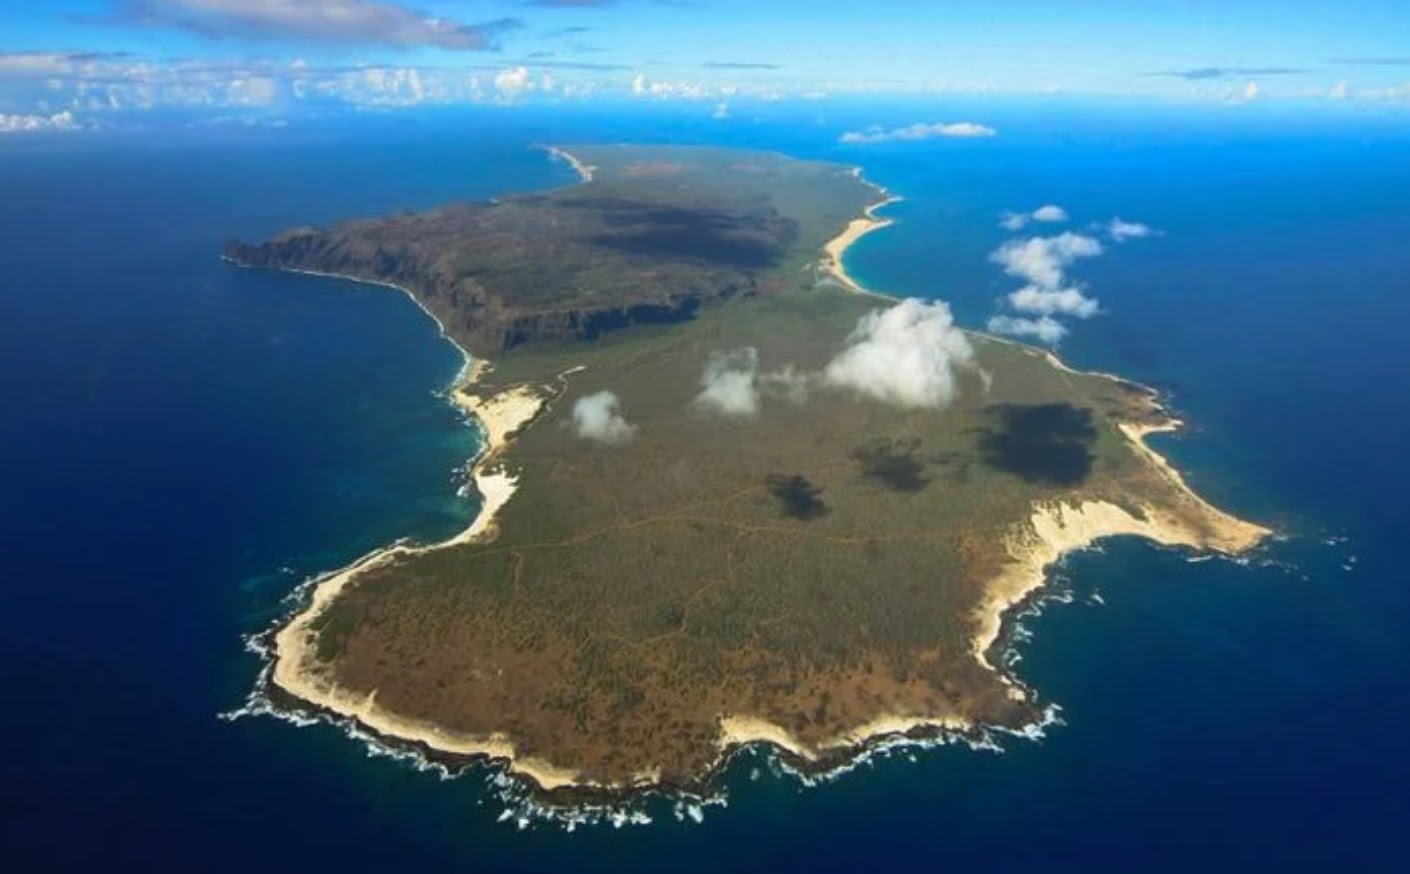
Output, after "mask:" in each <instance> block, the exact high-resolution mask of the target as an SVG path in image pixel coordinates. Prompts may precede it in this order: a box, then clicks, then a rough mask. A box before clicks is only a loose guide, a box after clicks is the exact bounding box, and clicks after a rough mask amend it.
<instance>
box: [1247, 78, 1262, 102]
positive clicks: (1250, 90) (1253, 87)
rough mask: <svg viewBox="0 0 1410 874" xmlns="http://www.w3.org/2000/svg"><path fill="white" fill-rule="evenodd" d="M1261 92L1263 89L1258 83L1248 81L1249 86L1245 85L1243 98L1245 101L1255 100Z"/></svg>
mask: <svg viewBox="0 0 1410 874" xmlns="http://www.w3.org/2000/svg"><path fill="white" fill-rule="evenodd" d="M1261 90H1262V89H1261V88H1259V86H1258V83H1257V82H1255V81H1253V80H1252V79H1250V80H1249V81H1248V84H1246V85H1244V90H1243V98H1244V99H1245V100H1254V99H1256V98H1257V97H1258V94H1259V92H1260V91H1261Z"/></svg>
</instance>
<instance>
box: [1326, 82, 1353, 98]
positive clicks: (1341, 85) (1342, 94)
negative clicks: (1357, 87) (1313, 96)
mask: <svg viewBox="0 0 1410 874" xmlns="http://www.w3.org/2000/svg"><path fill="white" fill-rule="evenodd" d="M1350 93H1351V86H1350V85H1349V84H1347V83H1346V82H1344V81H1343V82H1338V83H1337V84H1335V85H1333V86H1332V90H1330V91H1328V92H1327V96H1328V97H1330V98H1332V99H1333V100H1345V99H1346V98H1347V97H1348V96H1349V95H1350Z"/></svg>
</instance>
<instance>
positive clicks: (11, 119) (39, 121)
mask: <svg viewBox="0 0 1410 874" xmlns="http://www.w3.org/2000/svg"><path fill="white" fill-rule="evenodd" d="M77 127H78V122H77V121H75V120H74V117H73V113H72V112H67V111H65V112H56V113H54V114H53V115H6V114H4V113H0V134H14V133H34V132H36V131H47V130H75V129H76V128H77Z"/></svg>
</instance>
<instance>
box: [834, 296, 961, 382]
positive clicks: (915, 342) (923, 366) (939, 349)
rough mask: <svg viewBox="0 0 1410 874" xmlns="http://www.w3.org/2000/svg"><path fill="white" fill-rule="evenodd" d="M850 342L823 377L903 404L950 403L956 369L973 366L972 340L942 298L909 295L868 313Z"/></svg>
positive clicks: (850, 337) (848, 339) (854, 331)
mask: <svg viewBox="0 0 1410 874" xmlns="http://www.w3.org/2000/svg"><path fill="white" fill-rule="evenodd" d="M847 343H848V345H847V348H846V349H844V350H843V351H842V352H841V353H840V354H839V355H838V356H837V357H836V358H834V359H833V360H832V361H831V362H830V363H829V364H828V365H827V368H826V369H825V370H824V371H823V379H824V381H825V382H826V383H827V384H828V385H831V386H834V387H838V388H849V389H852V390H854V391H856V392H858V393H860V394H863V395H866V396H869V397H873V398H876V399H877V400H881V401H885V402H886V403H891V404H896V405H897V406H902V407H916V408H922V407H931V408H935V407H943V406H945V405H947V404H949V403H950V402H951V401H953V400H954V399H955V397H956V395H957V394H958V392H959V389H958V385H957V373H958V371H959V370H960V369H961V368H972V367H974V350H973V348H971V347H970V345H969V340H968V339H966V337H965V335H964V332H963V331H961V330H960V329H959V328H957V327H955V323H954V318H953V317H952V316H951V315H950V308H949V306H947V305H946V304H945V303H943V302H940V301H936V302H934V303H926V302H924V301H920V300H917V299H915V298H908V299H907V300H904V301H902V302H901V303H899V304H897V305H895V306H893V307H891V308H889V309H885V310H874V311H872V312H870V313H867V314H866V315H865V316H862V318H861V319H860V320H858V322H857V327H856V328H855V329H854V330H853V331H852V333H851V335H849V336H848V338H847Z"/></svg>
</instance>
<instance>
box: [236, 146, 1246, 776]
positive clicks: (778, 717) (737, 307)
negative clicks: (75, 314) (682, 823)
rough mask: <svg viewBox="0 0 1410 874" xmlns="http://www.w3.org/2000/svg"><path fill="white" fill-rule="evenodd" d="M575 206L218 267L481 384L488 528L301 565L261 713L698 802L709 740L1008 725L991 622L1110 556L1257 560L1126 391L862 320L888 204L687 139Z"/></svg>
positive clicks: (841, 757)
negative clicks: (868, 254) (313, 294)
mask: <svg viewBox="0 0 1410 874" xmlns="http://www.w3.org/2000/svg"><path fill="white" fill-rule="evenodd" d="M553 151H554V153H555V154H557V155H558V156H559V157H561V158H563V159H565V160H568V161H570V162H571V163H572V165H573V166H574V167H575V168H576V169H577V170H578V171H579V173H580V175H581V176H582V177H583V181H582V183H581V184H578V185H573V186H569V187H566V188H563V189H559V190H555V191H551V192H547V193H535V194H524V195H515V196H506V197H504V198H502V199H498V200H496V201H494V202H491V203H484V204H459V205H453V206H448V207H445V208H442V209H436V210H432V211H430V212H424V213H414V214H398V215H392V216H387V217H384V218H377V219H368V220H362V221H352V222H347V223H345V224H341V225H338V226H335V227H333V228H330V229H318V228H299V229H296V230H292V231H289V232H287V233H284V234H282V235H280V236H278V237H276V238H274V239H272V240H270V241H268V242H264V243H243V242H232V243H231V244H229V245H228V247H227V248H226V251H225V255H226V257H227V258H228V259H230V260H231V261H233V262H235V263H237V264H240V265H244V266H249V267H260V268H274V269H279V270H292V271H306V272H311V273H322V274H332V275H337V276H343V277H347V278H351V279H356V280H360V281H365V282H375V283H383V284H387V285H391V286H394V287H396V288H399V289H401V290H403V291H405V292H406V293H407V294H409V295H410V296H411V297H412V298H413V299H414V300H415V301H416V302H417V303H418V304H419V305H420V306H421V307H422V308H424V309H425V310H426V311H427V312H428V313H430V314H431V315H432V316H433V317H434V318H436V319H437V320H438V321H439V323H440V325H441V327H442V330H443V332H444V333H445V335H446V336H447V337H448V338H449V339H450V340H451V341H453V342H454V343H456V344H457V345H458V346H460V347H461V349H462V350H464V351H466V352H467V360H470V359H468V355H469V354H473V355H474V356H476V357H475V358H474V359H473V364H472V365H471V366H469V367H468V368H467V370H466V373H465V376H464V378H463V380H462V381H461V382H460V383H459V384H458V385H457V386H456V387H455V388H454V391H453V397H454V399H455V401H456V403H458V404H459V405H461V406H462V407H463V408H464V409H465V410H466V411H468V412H469V413H470V414H471V415H472V416H473V417H474V418H475V420H476V422H477V423H478V426H479V427H480V429H481V431H482V432H483V436H484V440H483V450H482V452H481V454H480V456H479V457H478V458H477V459H475V460H474V461H473V475H474V482H475V484H476V486H477V488H478V490H479V491H480V493H481V495H482V497H483V508H482V510H481V512H480V513H479V515H478V516H477V518H476V519H475V520H474V522H473V524H472V525H471V526H470V527H469V528H468V529H467V530H466V531H464V532H463V533H462V534H460V535H459V536H457V537H454V538H452V539H451V540H449V541H447V542H444V543H438V544H431V545H411V544H406V543H402V544H397V545H392V546H389V547H388V548H386V549H383V550H379V551H378V552H375V553H373V554H372V555H369V556H367V557H365V558H363V559H361V560H359V561H358V562H356V563H354V564H353V565H351V566H349V567H346V568H343V569H342V570H339V571H337V572H334V573H330V574H328V575H326V576H325V577H323V578H321V579H320V580H318V581H317V582H316V583H315V584H314V585H312V586H311V588H310V590H309V596H308V598H307V602H306V603H305V604H304V605H302V606H301V607H300V609H299V610H298V611H297V612H295V613H294V614H293V615H292V616H290V617H289V618H288V619H287V621H286V622H285V623H283V624H282V625H281V626H280V627H279V628H278V629H277V631H276V632H275V633H274V634H273V647H272V659H273V669H272V672H271V681H272V688H271V691H272V692H273V693H274V694H277V695H278V696H280V700H281V702H282V703H283V704H284V705H285V706H288V707H293V708H307V709H314V710H318V711H323V712H328V713H331V714H335V715H337V716H339V717H344V718H348V719H354V720H356V721H357V722H359V723H360V724H361V725H363V726H364V727H365V728H367V729H370V730H372V731H374V732H376V733H377V734H378V735H380V736H382V737H384V738H387V739H389V740H391V741H394V742H404V743H407V744H411V745H415V746H417V747H418V748H421V749H422V750H424V751H426V752H428V753H430V754H432V755H435V756H438V757H441V758H444V759H450V760H456V761H460V760H467V761H468V760H471V759H479V758H486V757H488V758H492V759H496V760H501V761H502V762H504V763H505V764H506V766H507V767H508V769H509V771H510V773H512V774H514V775H517V776H518V777H520V778H522V779H525V780H526V781H529V783H530V784H531V785H532V786H533V787H535V790H536V791H537V792H538V793H540V794H541V795H543V796H544V797H546V798H549V799H555V798H557V799H564V800H573V799H581V798H589V799H590V798H600V797H603V796H612V797H616V796H620V795H621V794H623V793H631V792H635V791H639V790H641V789H644V788H667V789H670V788H680V789H686V790H692V791H695V790H701V789H703V788H705V787H707V785H708V783H709V781H710V780H711V779H712V777H713V776H714V775H715V774H716V773H717V772H718V770H719V768H720V767H721V765H722V763H724V762H726V761H727V760H728V757H729V755H730V753H731V751H732V750H734V749H736V748H738V747H740V746H741V745H745V744H750V743H756V742H766V743H769V744H772V745H774V746H775V747H777V748H778V750H779V751H780V753H781V754H782V755H785V756H787V757H788V758H789V759H790V760H791V761H792V762H793V763H794V764H796V765H797V766H798V767H801V768H826V767H829V766H832V765H836V764H838V763H841V762H844V761H846V760H847V759H849V758H851V757H854V756H855V755H857V754H858V752H859V751H861V750H863V749H865V748H866V747H867V745H868V744H870V743H872V742H874V741H876V740H877V739H880V738H885V737H891V736H896V735H902V734H904V735H908V736H912V737H924V736H934V735H936V734H939V733H959V734H964V733H973V732H977V731H979V730H980V729H981V728H982V727H984V726H1001V727H1007V728H1011V729H1015V730H1017V729H1021V728H1022V727H1023V726H1026V725H1031V724H1033V723H1035V722H1037V721H1038V720H1040V719H1041V718H1042V708H1041V705H1040V704H1039V703H1038V702H1037V701H1036V700H1035V695H1034V694H1033V693H1032V692H1031V691H1030V690H1028V689H1027V688H1025V687H1024V686H1023V685H1022V684H1021V683H1019V682H1018V681H1017V680H1016V679H1015V678H1013V677H1011V676H1008V675H1007V674H1006V673H1005V671H1004V670H1003V669H1002V667H1001V666H999V665H998V663H997V659H996V657H995V656H996V648H997V647H999V646H1001V641H1002V640H1003V629H1004V617H1005V616H1006V615H1007V613H1008V611H1009V610H1010V608H1012V607H1013V606H1014V605H1016V604H1018V603H1020V602H1022V601H1024V600H1025V599H1026V598H1028V597H1030V595H1031V594H1032V593H1033V592H1035V590H1037V589H1038V588H1039V587H1041V585H1042V583H1043V576H1044V569H1045V568H1046V567H1047V566H1048V565H1049V564H1051V563H1052V562H1053V561H1055V560H1056V559H1057V558H1058V557H1059V556H1061V555H1062V554H1063V553H1065V552H1068V551H1070V550H1074V549H1080V548H1082V547H1084V546H1087V545H1089V544H1091V543H1092V542H1093V541H1095V540H1097V539H1099V538H1102V537H1108V536H1113V535H1136V536H1140V537H1144V538H1147V539H1150V540H1153V541H1155V542H1157V543H1161V544H1166V545H1172V546H1183V547H1188V548H1191V549H1196V550H1208V551H1215V552H1220V553H1227V554H1234V553H1239V552H1242V551H1245V550H1248V549H1250V548H1251V547H1253V546H1254V545H1256V544H1257V543H1258V542H1259V541H1260V540H1261V539H1262V538H1263V537H1264V536H1265V535H1266V534H1267V531H1266V530H1265V529H1263V528H1261V527H1259V526H1257V525H1254V524H1251V523H1248V522H1244V521H1241V520H1239V519H1236V518H1233V517H1231V516H1229V515H1227V514H1225V513H1223V512H1221V511H1220V510H1218V509H1216V508H1214V507H1212V506H1210V505H1209V504H1208V503H1206V502H1205V501H1204V500H1202V499H1201V498H1200V497H1199V496H1197V495H1196V494H1194V493H1193V492H1192V491H1191V490H1190V489H1189V488H1188V487H1187V486H1186V484H1185V483H1184V481H1183V480H1182V479H1181V477H1180V475H1179V474H1178V473H1177V472H1176V471H1175V470H1173V469H1172V468H1171V467H1170V466H1169V465H1168V464H1167V463H1166V462H1165V461H1164V460H1163V459H1162V458H1161V457H1160V456H1159V455H1157V454H1156V453H1155V452H1153V451H1152V450H1151V449H1150V448H1149V447H1147V446H1146V445H1145V443H1144V442H1143V438H1144V437H1145V436H1146V435H1147V434H1150V433H1152V432H1154V431H1160V430H1168V429H1171V428H1174V427H1177V426H1178V424H1179V423H1178V422H1176V421H1174V420H1173V419H1172V418H1171V417H1170V416H1169V415H1168V414H1167V413H1166V412H1165V411H1164V410H1163V409H1162V408H1161V406H1160V405H1159V403H1158V400H1157V397H1156V395H1155V393H1154V392H1152V391H1151V390H1149V389H1147V388H1144V387H1142V386H1139V385H1135V384H1133V383H1130V382H1127V381H1124V380H1121V379H1119V378H1116V377H1113V376H1108V375H1104V374H1090V373H1080V372H1076V371H1074V370H1071V369H1069V368H1067V367H1066V366H1064V365H1063V364H1062V363H1061V362H1060V361H1058V360H1057V358H1056V357H1054V356H1053V355H1051V354H1050V353H1048V352H1046V351H1043V350H1039V349H1034V348H1031V347H1027V346H1023V345H1020V344H1015V343H1012V342H1008V341H1004V340H999V339H997V338H992V337H989V336H985V335H982V334H977V333H973V332H965V331H961V330H959V329H958V328H956V327H955V326H954V325H953V324H952V323H951V321H950V318H949V312H948V310H947V309H946V308H945V307H944V306H943V305H935V304H927V303H924V302H920V301H905V302H901V301H896V300H892V299H889V298H884V297H882V296H880V295H877V294H874V293H872V292H868V291H866V290H865V289H864V288H862V286H861V285H860V284H859V283H857V282H856V281H854V280H853V279H851V278H850V277H847V276H846V274H845V271H843V270H842V267H841V264H842V257H843V253H844V251H845V249H846V246H847V245H848V244H850V242H852V241H854V240H855V239H857V238H858V237H859V236H860V235H861V234H862V233H865V232H866V231H868V230H870V229H872V228H874V227H876V226H879V224H880V223H881V221H882V220H880V219H878V218H877V217H876V215H875V208H876V207H877V206H879V205H880V204H881V203H883V202H885V201H886V199H887V197H888V195H887V193H886V192H883V191H880V190H879V189H877V188H876V187H875V186H873V185H870V184H869V183H867V182H866V181H864V180H863V179H862V178H861V176H860V173H858V172H857V171H856V170H855V169H853V168H848V167H841V166H838V165H834V164H828V163H820V162H810V161H799V160H793V159H790V158H787V157H784V156H781V155H776V154H770V153H760V152H749V151H737V150H728V149H715V148H686V147H661V146H568V147H564V148H561V149H555V150H553Z"/></svg>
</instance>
